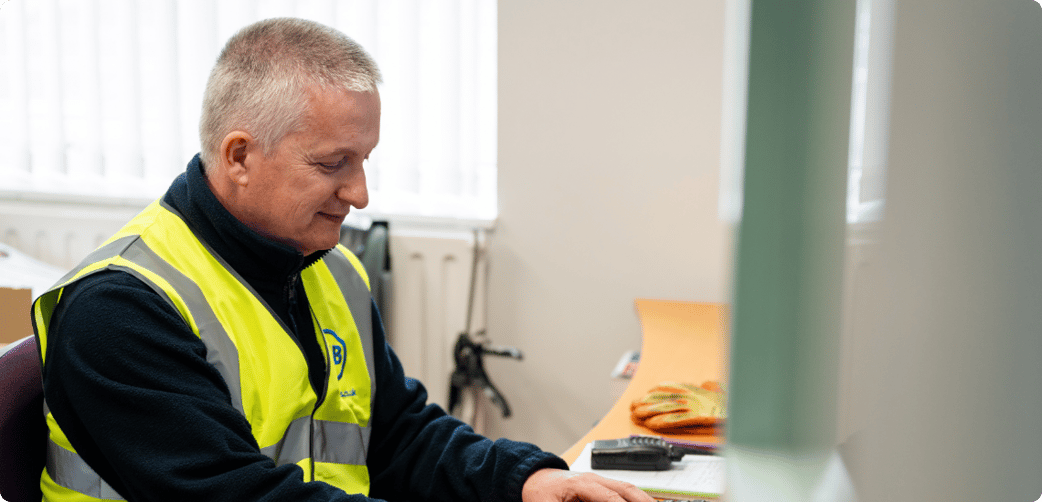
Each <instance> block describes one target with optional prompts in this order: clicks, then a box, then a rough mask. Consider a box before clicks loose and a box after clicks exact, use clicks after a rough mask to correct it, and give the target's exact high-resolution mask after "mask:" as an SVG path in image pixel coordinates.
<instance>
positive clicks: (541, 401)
mask: <svg viewBox="0 0 1042 502" xmlns="http://www.w3.org/2000/svg"><path fill="white" fill-rule="evenodd" d="M724 3H725V2H724V1H723V0H712V1H709V0H705V1H690V0H676V1H655V2H636V1H624V0H611V1H607V0H570V1H565V2H561V1H556V0H554V1H551V0H538V1H533V0H501V1H500V2H499V208H500V217H499V220H498V222H497V225H496V230H495V234H494V235H493V236H492V237H491V242H490V249H489V257H490V265H489V311H488V330H489V336H490V337H491V338H492V340H493V341H494V342H495V343H497V344H504V345H514V346H517V347H519V348H521V349H522V350H523V351H524V353H525V356H526V358H525V360H524V361H523V362H520V363H519V362H516V361H499V360H490V361H488V363H487V364H488V367H489V372H490V374H491V376H492V379H493V381H494V382H495V383H496V384H497V386H498V387H500V390H502V391H503V393H504V394H505V395H506V397H507V399H508V400H509V402H510V404H511V405H512V407H513V408H514V412H515V416H514V417H512V418H510V419H507V420H505V421H498V420H497V421H494V422H493V423H494V425H493V427H492V429H491V430H490V431H489V433H490V435H491V436H492V437H498V436H503V437H508V438H511V439H519V440H525V441H532V442H535V443H537V444H539V445H540V446H543V447H544V448H546V449H549V450H551V451H556V452H561V451H563V450H565V449H566V448H567V447H569V446H570V445H571V444H572V443H574V442H575V441H576V440H578V439H579V438H580V437H581V436H582V435H583V434H584V433H585V432H586V431H587V430H588V429H589V428H590V427H591V426H592V425H593V424H594V423H595V422H596V420H598V419H599V418H600V417H601V416H602V415H603V414H604V413H605V412H606V411H607V410H608V408H609V407H610V406H611V404H612V403H613V397H612V392H611V390H610V389H611V382H610V378H609V373H610V372H611V369H612V368H613V367H614V365H615V363H616V361H617V360H618V358H619V357H620V356H621V355H622V353H623V352H624V351H626V350H630V349H636V348H639V346H640V336H641V332H640V326H639V324H638V321H637V318H636V314H635V312H634V308H633V300H634V298H637V297H652V298H665V299H678V300H691V301H711V302H722V301H728V297H729V292H730V280H731V249H732V242H731V240H732V230H731V226H730V224H728V223H726V222H724V221H721V219H720V218H719V217H718V211H717V204H718V192H719V185H720V135H721V132H720V130H721V108H722V107H721V96H722V92H723V89H722V79H723V61H724V59H723V58H724V47H723V44H724Z"/></svg>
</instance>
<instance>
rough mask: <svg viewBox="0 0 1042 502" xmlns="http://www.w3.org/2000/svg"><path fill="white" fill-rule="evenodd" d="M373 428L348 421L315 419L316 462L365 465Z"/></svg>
mask: <svg viewBox="0 0 1042 502" xmlns="http://www.w3.org/2000/svg"><path fill="white" fill-rule="evenodd" d="M371 435H372V429H370V428H369V427H361V426H359V425H358V424H352V423H347V422H329V421H325V420H315V457H314V460H315V461H316V462H329V463H334V464H350V465H365V459H366V455H367V452H368V451H369V437H370V436H371Z"/></svg>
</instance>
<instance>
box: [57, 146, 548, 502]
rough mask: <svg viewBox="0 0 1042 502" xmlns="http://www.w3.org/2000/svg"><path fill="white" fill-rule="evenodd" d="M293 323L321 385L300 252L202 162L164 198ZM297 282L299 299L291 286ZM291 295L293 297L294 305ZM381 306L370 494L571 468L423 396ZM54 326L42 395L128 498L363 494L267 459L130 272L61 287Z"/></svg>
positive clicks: (446, 487) (508, 482)
mask: <svg viewBox="0 0 1042 502" xmlns="http://www.w3.org/2000/svg"><path fill="white" fill-rule="evenodd" d="M164 198H165V201H166V202H167V203H168V204H170V205H171V206H173V207H174V208H175V209H177V210H178V211H179V212H180V213H181V214H182V215H184V217H185V219H186V220H187V222H188V224H189V226H190V227H192V229H193V231H194V232H195V233H196V234H197V235H198V236H199V237H200V238H201V239H202V240H203V241H205V242H206V243H207V244H209V246H210V247H211V249H213V250H214V252H216V253H217V254H219V255H221V256H222V257H223V258H224V259H225V260H226V262H227V263H229V264H230V266H231V267H233V268H234V269H235V270H236V271H237V272H238V273H239V274H240V275H241V276H242V277H243V278H244V279H245V280H246V281H247V282H249V283H250V285H251V286H252V287H253V288H254V289H255V290H256V291H257V292H258V294H259V295H260V296H261V297H262V298H263V299H264V301H265V302H267V304H268V305H269V306H270V307H271V308H272V310H273V311H274V312H275V313H276V314H277V315H278V316H279V317H280V318H281V319H282V320H283V321H284V323H285V324H286V325H287V326H289V327H290V329H292V330H295V333H294V334H293V335H294V336H295V337H296V338H297V340H298V342H299V343H300V344H301V345H302V346H303V348H304V352H305V356H306V358H307V360H308V366H309V373H310V374H309V375H300V378H310V380H311V382H312V385H317V383H318V382H321V379H322V378H323V375H324V371H325V369H324V368H325V366H324V365H325V361H324V358H323V355H322V352H321V349H320V348H319V347H318V343H317V341H316V340H315V337H314V336H299V334H301V333H303V334H310V333H313V326H312V323H311V317H310V315H309V314H308V313H307V312H308V308H307V305H306V301H307V300H306V295H305V292H304V288H303V286H302V284H301V282H300V280H299V272H300V271H301V270H302V269H304V268H305V267H307V266H309V265H311V264H312V263H314V262H315V261H316V260H318V259H319V258H320V257H321V255H322V254H323V253H315V254H313V255H311V256H309V257H304V256H303V255H301V254H300V253H299V252H297V251H296V250H294V249H293V248H291V247H289V246H286V245H283V244H280V243H277V242H274V241H271V240H268V239H266V238H264V237H261V236H260V235H258V234H257V233H255V232H253V231H252V230H250V229H249V228H247V227H246V226H245V225H243V224H242V223H240V222H239V221H238V220H236V219H235V218H234V217H232V215H231V214H230V213H229V212H228V211H227V210H226V209H225V208H224V207H223V206H222V205H221V204H220V202H218V200H217V198H216V197H215V196H214V195H213V193H212V192H211V191H210V189H209V187H208V186H207V183H206V179H205V175H204V174H203V171H202V166H201V164H200V161H199V157H198V156H196V157H195V158H194V159H193V160H192V162H191V163H189V165H188V169H187V172H186V173H184V174H182V175H181V176H179V177H178V178H177V179H176V180H175V181H174V182H173V184H172V185H171V187H170V189H169V190H168V191H167V193H166V194H165V195H164ZM291 290H294V291H295V294H290V292H291ZM294 298H296V300H294ZM372 308H373V311H374V315H373V319H374V324H375V325H374V326H373V334H374V347H375V355H376V363H375V364H376V371H375V372H376V379H377V382H376V395H375V396H374V398H373V399H374V410H373V416H372V421H371V425H372V440H371V443H370V451H369V456H368V459H367V464H368V467H369V473H370V477H371V489H370V496H372V497H374V498H381V499H387V500H414V501H418V500H473V501H479V500H480V501H519V500H521V486H522V484H523V483H524V480H525V479H526V478H527V477H528V475H529V474H531V473H532V472H533V471H534V470H536V469H538V468H542V467H557V468H567V465H566V464H565V463H564V461H563V460H561V459H560V458H558V457H556V456H554V455H552V454H549V453H546V452H543V451H541V450H539V449H538V448H536V447H535V446H533V445H530V444H527V443H520V442H514V441H508V440H504V439H500V440H497V441H491V440H489V439H487V438H484V437H482V436H479V435H477V434H475V433H474V432H473V431H472V430H471V429H470V427H468V426H467V425H465V424H463V423H462V422H459V421H457V420H456V419H454V418H452V417H451V416H448V415H447V414H446V413H445V412H444V411H443V410H442V409H441V408H439V407H438V406H435V405H428V404H427V403H426V399H427V394H426V390H425V389H424V388H423V386H422V385H421V384H420V383H419V382H418V381H416V380H413V379H410V378H407V377H405V375H404V373H403V371H402V366H401V364H400V363H399V361H398V358H397V357H396V356H395V354H394V352H393V351H392V350H391V348H390V346H388V345H387V341H386V337H385V336H384V332H383V328H382V326H381V324H380V321H379V315H378V313H377V312H376V308H375V305H374V306H373V307H372ZM52 319H53V320H52V323H51V331H50V333H49V334H48V343H47V364H46V366H45V367H44V374H43V377H44V391H45V395H46V398H47V403H48V406H49V407H50V409H51V412H52V413H53V414H54V417H55V419H56V420H57V422H58V423H59V424H60V425H61V427H62V429H63V430H64V431H65V433H66V435H67V436H68V438H69V441H70V442H71V443H72V445H73V447H75V448H76V450H77V452H79V453H80V455H81V456H82V457H83V459H84V460H86V461H87V463H88V464H90V466H91V467H92V468H93V469H94V470H95V471H96V472H97V473H98V474H100V475H101V477H102V478H104V479H105V481H107V482H108V483H109V484H110V485H111V486H112V487H113V488H115V489H116V490H117V491H118V492H119V493H120V494H121V495H123V496H124V497H126V498H127V499H128V500H134V501H138V500H141V501H144V500H177V501H185V500H190V501H193V502H202V501H220V502H228V501H236V500H242V501H305V500H307V501H312V500H314V501H318V500H323V501H327V500H328V501H334V500H335V501H340V500H343V501H347V500H354V501H360V500H366V499H365V498H364V497H362V496H359V495H348V494H345V493H344V492H342V491H340V490H339V489H337V488H334V487H332V486H330V485H328V484H326V483H323V482H305V481H304V480H303V477H302V471H301V470H300V468H298V467H297V466H295V465H284V466H280V467H276V466H275V463H274V462H273V461H272V460H271V459H269V458H268V457H265V456H264V455H262V454H261V453H260V450H259V449H258V446H257V443H256V441H255V440H254V438H253V436H252V434H251V432H250V424H249V423H248V422H247V421H246V419H245V418H244V417H243V416H242V415H241V414H240V413H239V412H238V411H236V410H235V409H234V408H233V407H232V405H231V400H230V396H229V391H228V387H227V386H226V385H225V383H224V381H223V379H222V378H221V377H220V375H219V374H218V372H217V370H216V369H215V368H214V367H213V366H211V365H210V364H209V363H207V362H206V348H205V347H204V346H203V343H202V342H201V341H200V340H199V338H198V337H197V336H196V335H195V334H194V333H193V332H192V331H191V329H189V327H188V326H187V325H186V324H185V322H184V320H183V319H182V318H181V316H180V315H179V314H178V312H177V311H176V310H175V309H174V308H173V307H171V306H170V305H169V304H168V303H167V302H166V301H165V300H164V299H163V298H161V297H160V296H159V295H158V294H157V293H155V292H154V291H153V290H152V289H151V288H149V287H148V286H146V285H145V284H144V283H142V282H140V281H139V280H137V279H136V278H134V277H132V276H131V275H129V274H126V273H122V272H111V271H110V272H104V273H100V274H96V275H93V276H90V277H88V278H86V279H84V280H82V281H80V282H78V283H76V284H75V285H73V286H71V287H69V288H66V290H65V292H64V293H63V296H62V300H61V302H60V303H59V304H58V306H57V308H56V309H55V312H54V316H53V318H52Z"/></svg>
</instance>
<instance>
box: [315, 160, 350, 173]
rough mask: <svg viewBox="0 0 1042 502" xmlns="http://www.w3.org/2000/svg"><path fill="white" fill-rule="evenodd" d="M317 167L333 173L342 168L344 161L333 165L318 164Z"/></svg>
mask: <svg viewBox="0 0 1042 502" xmlns="http://www.w3.org/2000/svg"><path fill="white" fill-rule="evenodd" d="M318 165H320V166H322V168H323V169H326V170H327V171H335V170H337V169H340V168H341V167H343V166H344V161H343V160H341V161H340V162H337V163H335V164H323V163H321V162H319V163H318Z"/></svg>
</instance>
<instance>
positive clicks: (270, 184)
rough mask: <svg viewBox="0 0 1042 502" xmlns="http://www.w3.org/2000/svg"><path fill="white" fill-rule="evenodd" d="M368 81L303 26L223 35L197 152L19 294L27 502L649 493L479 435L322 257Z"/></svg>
mask: <svg viewBox="0 0 1042 502" xmlns="http://www.w3.org/2000/svg"><path fill="white" fill-rule="evenodd" d="M379 82H380V75H379V72H378V70H377V68H376V65H375V63H373V61H372V60H371V58H370V57H369V56H368V55H367V54H366V53H365V51H364V50H363V49H362V48H361V47H359V46H358V45H357V44H355V43H354V42H353V41H351V40H350V39H348V38H347V37H345V36H343V35H342V34H340V33H339V32H336V31H335V30H331V29H329V28H327V27H324V26H322V25H319V24H317V23H312V22H307V21H302V20H295V19H277V20H269V21H263V22H260V23H256V24H254V25H251V26H249V27H247V28H245V29H243V30H242V31H240V32H239V33H238V34H236V35H235V36H234V37H232V39H231V40H230V41H229V42H228V44H227V45H226V47H225V48H224V50H223V51H222V53H221V55H220V57H219V58H218V62H217V64H216V66H215V68H214V70H213V72H212V73H211V76H210V80H209V82H208V85H207V90H206V96H205V98H204V104H203V117H202V121H201V126H200V136H201V140H202V141H201V142H202V152H201V154H200V155H199V156H196V158H194V159H193V160H192V161H191V162H190V163H189V165H188V168H187V171H186V172H185V173H184V174H182V175H181V176H180V177H178V178H177V179H176V180H175V181H174V182H173V184H172V185H171V187H170V189H169V190H168V191H167V193H166V194H165V195H163V197H162V198H161V199H160V200H158V201H156V202H155V203H153V204H152V205H150V206H149V207H148V208H146V209H145V210H144V211H143V212H142V213H141V214H140V215H138V216H137V217H135V218H134V219H133V220H132V221H131V222H130V223H128V224H127V225H126V226H125V227H124V228H123V230H121V231H120V232H118V233H117V234H116V235H115V236H113V237H112V238H111V239H110V240H109V241H108V242H106V243H105V244H103V245H102V246H101V247H100V248H99V249H98V250H96V251H95V252H93V253H92V254H91V255H90V256H88V257H87V258H86V259H85V260H84V262H83V263H82V264H81V265H80V266H79V267H77V268H76V269H75V270H73V271H72V272H70V273H69V274H68V275H67V276H66V277H65V278H63V279H62V280H61V281H59V284H58V285H57V286H56V287H55V288H54V289H52V290H51V291H50V292H48V293H47V294H45V295H43V296H42V297H41V298H40V299H38V300H37V302H36V303H35V304H34V326H35V328H36V333H37V337H38V339H39V342H40V348H41V356H42V357H43V362H44V366H43V373H44V390H45V396H46V404H47V410H46V414H47V424H48V428H49V445H48V461H47V467H46V469H45V470H44V472H43V474H42V478H41V486H42V488H43V491H44V498H45V500H62V501H79V500H99V499H121V498H123V499H127V500H178V501H186V500H188V501H196V500H199V501H201V500H215V501H232V500H249V501H276V500H277V501H283V500H292V501H297V500H323V501H325V500H366V498H367V497H373V498H384V499H389V500H474V501H478V500H482V501H484V500H504V501H515V500H524V501H526V502H539V501H554V500H579V499H581V500H629V501H631V502H637V501H640V502H647V501H650V500H651V498H650V497H648V496H647V495H646V494H644V493H643V492H641V491H640V490H638V489H636V488H635V487H633V486H632V485H627V484H623V483H618V482H614V481H610V480H606V479H604V478H601V477H599V476H594V475H589V474H586V475H573V474H572V473H569V472H567V471H566V470H564V469H566V468H567V466H566V465H565V463H564V462H563V461H562V460H561V459H560V458H558V457H556V456H554V455H551V454H549V453H546V452H543V451H541V450H539V449H538V448H536V447H535V446H533V445H530V444H526V443H518V442H512V441H507V440H502V439H501V440H498V441H494V442H493V441H491V440H489V439H486V438H483V437H481V436H479V435H477V434H475V433H474V432H473V431H472V430H471V429H470V428H469V427H468V426H466V425H465V424H463V423H461V422H459V421H457V420H455V419H454V418H452V417H450V416H448V415H446V413H445V412H444V411H443V410H441V409H440V408H438V407H437V406H433V405H427V404H426V391H425V390H424V389H423V387H422V385H420V384H419V383H418V382H416V381H414V380H411V379H407V378H405V376H404V374H403V372H402V367H401V365H400V364H399V362H398V359H397V357H396V356H395V355H394V353H393V351H391V349H390V347H389V346H388V345H387V342H386V339H385V337H384V333H383V330H382V327H381V323H380V320H379V313H378V312H377V311H376V308H375V306H374V304H373V302H372V298H371V296H370V295H369V292H368V288H367V285H368V279H367V277H366V275H365V271H364V269H362V267H361V265H360V264H359V262H358V260H357V258H355V257H354V256H353V255H351V254H350V252H348V251H346V250H345V249H343V247H337V241H338V239H339V230H340V225H341V224H342V222H343V220H344V217H345V216H346V215H347V213H348V212H349V211H350V209H351V207H355V208H364V207H365V206H366V205H367V204H368V192H367V190H366V186H365V170H364V162H365V160H366V159H367V158H368V156H369V154H370V153H371V152H372V151H373V149H374V148H375V147H376V145H377V143H378V141H379V126H380V96H379V93H378V91H377V88H376V86H377V84H378V83H379Z"/></svg>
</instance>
